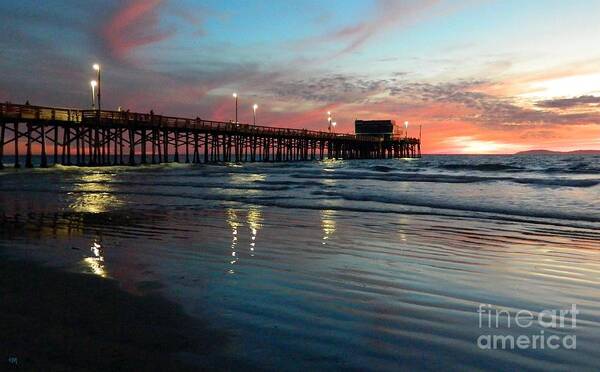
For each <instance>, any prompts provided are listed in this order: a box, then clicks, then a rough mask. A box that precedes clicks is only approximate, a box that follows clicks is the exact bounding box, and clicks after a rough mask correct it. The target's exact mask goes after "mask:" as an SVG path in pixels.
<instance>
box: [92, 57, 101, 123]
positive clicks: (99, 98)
mask: <svg viewBox="0 0 600 372" xmlns="http://www.w3.org/2000/svg"><path fill="white" fill-rule="evenodd" d="M92 68H93V69H94V70H96V73H97V74H96V75H97V76H96V81H97V84H98V111H100V110H102V105H101V97H102V92H101V80H100V65H99V64H98V63H94V65H93V66H92Z"/></svg>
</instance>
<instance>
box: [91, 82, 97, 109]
mask: <svg viewBox="0 0 600 372" xmlns="http://www.w3.org/2000/svg"><path fill="white" fill-rule="evenodd" d="M90 85H91V87H92V110H95V109H96V86H97V85H98V82H97V81H96V80H92V81H90Z"/></svg>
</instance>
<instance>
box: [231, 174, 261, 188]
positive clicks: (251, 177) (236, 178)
mask: <svg viewBox="0 0 600 372" xmlns="http://www.w3.org/2000/svg"><path fill="white" fill-rule="evenodd" d="M266 179H267V176H266V175H264V174H257V173H235V174H232V175H230V176H229V180H230V183H233V184H242V185H246V184H249V183H252V182H257V181H264V180H266Z"/></svg>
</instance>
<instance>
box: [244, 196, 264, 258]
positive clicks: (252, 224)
mask: <svg viewBox="0 0 600 372" xmlns="http://www.w3.org/2000/svg"><path fill="white" fill-rule="evenodd" d="M246 223H247V224H248V228H249V229H250V234H251V236H250V240H251V241H250V256H253V257H254V250H255V249H256V235H257V234H258V230H260V228H261V227H262V211H261V209H260V208H259V207H251V208H250V209H248V214H247V216H246Z"/></svg>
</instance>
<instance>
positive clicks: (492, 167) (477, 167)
mask: <svg viewBox="0 0 600 372" xmlns="http://www.w3.org/2000/svg"><path fill="white" fill-rule="evenodd" d="M439 168H442V169H447V170H473V171H479V172H501V171H511V172H521V171H525V170H526V169H525V168H523V167H519V166H515V165H509V164H502V163H485V164H462V163H450V164H441V165H439Z"/></svg>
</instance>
